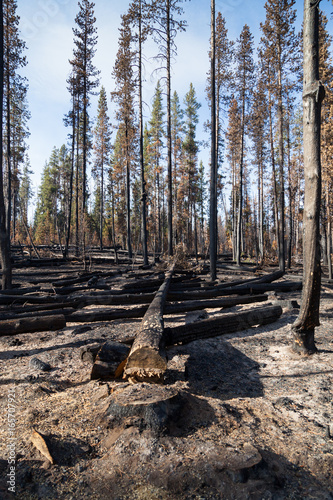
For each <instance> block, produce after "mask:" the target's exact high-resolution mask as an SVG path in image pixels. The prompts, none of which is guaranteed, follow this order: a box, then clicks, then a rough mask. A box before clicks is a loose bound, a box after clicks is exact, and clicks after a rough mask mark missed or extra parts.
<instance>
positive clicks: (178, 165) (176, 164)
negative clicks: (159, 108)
mask: <svg viewBox="0 0 333 500" xmlns="http://www.w3.org/2000/svg"><path fill="white" fill-rule="evenodd" d="M183 118H184V112H183V110H182V109H181V107H180V101H179V97H178V94H177V92H176V91H175V92H174V93H173V96H172V100H171V142H172V153H173V160H172V166H173V180H172V183H173V209H172V213H173V223H172V225H173V227H174V231H173V236H174V246H176V245H177V244H178V241H179V237H178V236H179V234H180V228H179V227H178V223H179V219H180V217H179V215H180V214H181V213H182V208H181V203H182V199H181V198H180V197H179V188H180V184H181V178H182V174H183V173H184V172H183V170H182V164H183V161H182V156H183V149H182V143H183V135H184V121H183Z"/></svg>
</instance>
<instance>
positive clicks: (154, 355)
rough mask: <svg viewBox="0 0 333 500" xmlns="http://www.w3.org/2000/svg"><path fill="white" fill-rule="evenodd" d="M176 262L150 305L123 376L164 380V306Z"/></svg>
mask: <svg viewBox="0 0 333 500" xmlns="http://www.w3.org/2000/svg"><path fill="white" fill-rule="evenodd" d="M174 267H175V265H173V266H172V268H171V269H170V270H169V271H168V272H167V273H166V275H165V280H164V282H163V284H162V286H161V287H160V288H159V290H158V292H157V294H156V296H155V298H154V300H153V301H152V303H151V304H150V306H149V307H148V309H147V312H146V313H145V315H144V317H143V320H142V322H141V325H140V329H139V331H138V334H137V336H136V338H135V341H134V343H133V346H132V349H131V351H130V353H129V356H128V359H127V363H126V366H125V370H124V376H125V377H129V378H131V379H135V380H136V381H141V382H157V383H159V382H163V379H164V373H165V370H166V368H167V361H166V355H165V352H164V346H163V342H162V339H163V330H164V322H163V307H164V303H165V300H166V296H167V293H168V288H169V286H170V281H171V278H172V274H173V271H174Z"/></svg>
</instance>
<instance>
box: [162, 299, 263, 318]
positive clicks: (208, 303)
mask: <svg viewBox="0 0 333 500" xmlns="http://www.w3.org/2000/svg"><path fill="white" fill-rule="evenodd" d="M267 299H268V297H267V295H244V296H242V297H226V298H223V299H211V300H193V301H186V302H180V303H178V304H177V303H176V304H171V303H167V304H166V306H165V309H164V313H165V314H177V313H183V312H190V311H197V310H200V309H214V308H216V307H225V308H227V307H234V306H237V305H241V304H252V303H253V302H265V301H266V300H267Z"/></svg>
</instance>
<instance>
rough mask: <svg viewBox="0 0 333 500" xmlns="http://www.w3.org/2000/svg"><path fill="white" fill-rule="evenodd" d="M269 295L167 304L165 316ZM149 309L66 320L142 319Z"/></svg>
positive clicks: (91, 312) (82, 314)
mask: <svg viewBox="0 0 333 500" xmlns="http://www.w3.org/2000/svg"><path fill="white" fill-rule="evenodd" d="M267 298H268V297H267V295H252V296H246V295H245V296H242V297H225V298H222V299H212V300H195V301H185V302H180V303H175V304H172V303H166V305H165V307H164V314H180V313H185V312H190V311H196V310H200V309H214V308H216V307H234V306H236V305H238V304H250V303H253V302H264V301H266V300H267ZM147 309H148V305H147V304H146V305H145V306H141V307H133V308H131V309H128V308H126V307H122V308H120V307H119V308H117V309H100V310H98V309H97V310H96V309H95V310H88V311H85V310H82V311H75V312H73V313H70V314H66V320H67V321H68V322H71V323H88V322H93V321H113V320H116V319H122V318H142V317H143V316H144V315H145V313H146V311H147Z"/></svg>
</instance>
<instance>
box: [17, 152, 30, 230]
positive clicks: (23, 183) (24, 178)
mask: <svg viewBox="0 0 333 500" xmlns="http://www.w3.org/2000/svg"><path fill="white" fill-rule="evenodd" d="M32 174H33V171H32V170H31V165H30V160H29V156H28V155H27V154H26V156H25V161H24V165H23V171H22V175H21V179H20V190H19V234H20V236H21V238H24V239H25V233H26V228H27V226H28V211H29V201H30V200H31V198H32V197H33V189H32V182H31V175H32Z"/></svg>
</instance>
